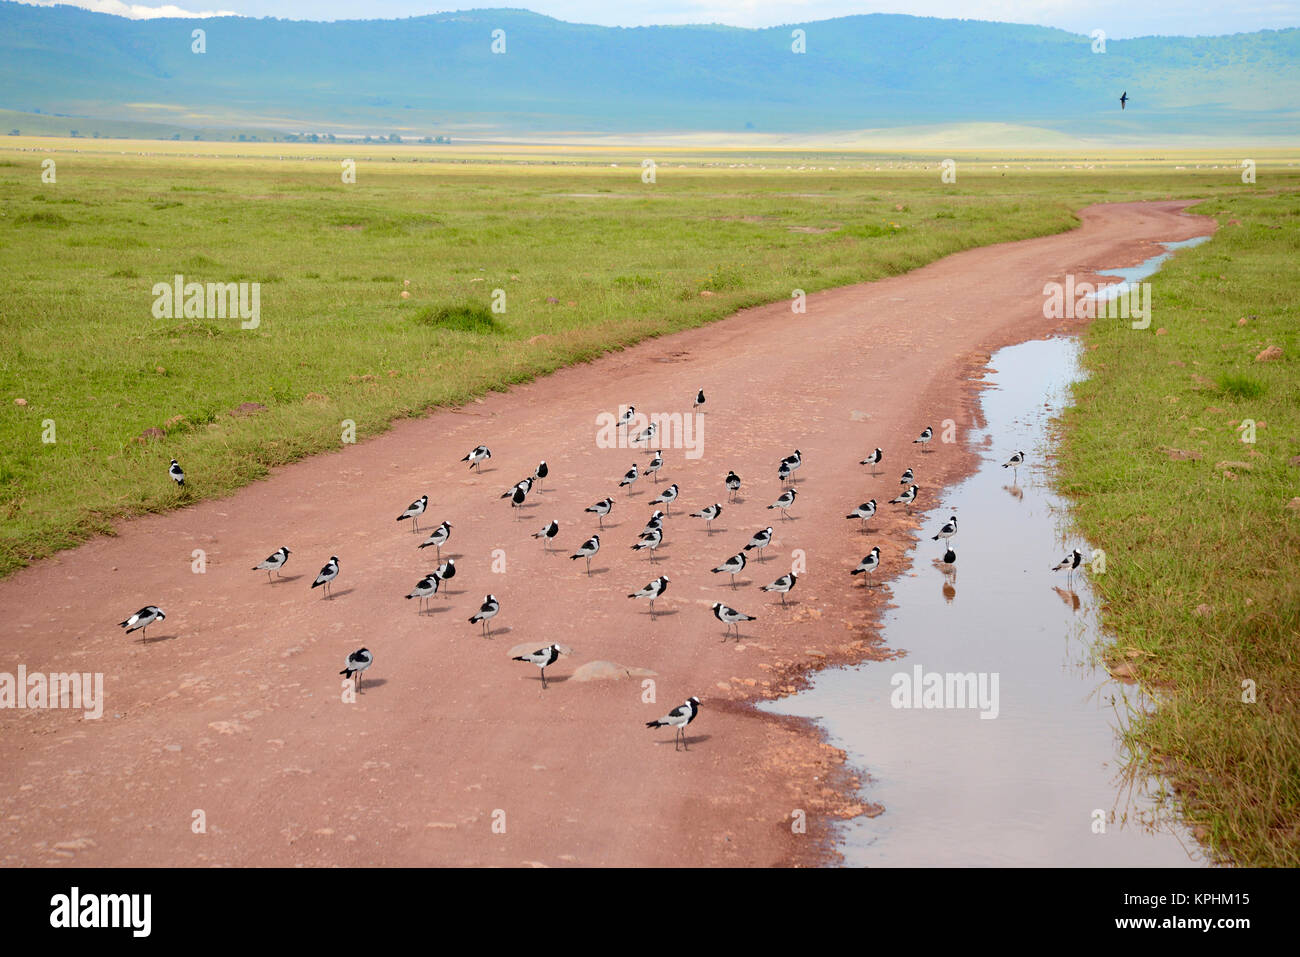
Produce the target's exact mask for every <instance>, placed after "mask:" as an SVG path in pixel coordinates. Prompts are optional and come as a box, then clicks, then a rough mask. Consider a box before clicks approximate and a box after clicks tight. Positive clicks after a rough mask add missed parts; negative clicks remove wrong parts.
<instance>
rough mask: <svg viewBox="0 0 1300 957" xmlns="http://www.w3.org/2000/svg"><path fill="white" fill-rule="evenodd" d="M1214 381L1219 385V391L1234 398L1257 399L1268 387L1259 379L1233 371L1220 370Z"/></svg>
mask: <svg viewBox="0 0 1300 957" xmlns="http://www.w3.org/2000/svg"><path fill="white" fill-rule="evenodd" d="M1214 381H1215V383H1216V384H1217V385H1218V386H1219V391H1221V392H1222V393H1223V394H1224V395H1228V396H1231V397H1232V398H1234V399H1258V398H1259V397H1260V396H1262V395H1263V394H1264V393H1265V392H1267V391H1268V387H1267V386H1266V385H1264V383H1262V382H1260V381H1259V380H1257V379H1252V378H1250V376H1245V375H1239V374H1237V373H1234V372H1222V373H1220V374H1219V376H1218V378H1216V379H1215V380H1214Z"/></svg>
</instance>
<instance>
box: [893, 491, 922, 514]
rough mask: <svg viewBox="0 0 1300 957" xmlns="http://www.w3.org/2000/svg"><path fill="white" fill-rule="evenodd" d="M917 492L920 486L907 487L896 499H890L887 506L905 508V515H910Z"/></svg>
mask: <svg viewBox="0 0 1300 957" xmlns="http://www.w3.org/2000/svg"><path fill="white" fill-rule="evenodd" d="M919 491H921V488H920V486H918V485H909V486H908V487H907V488H905V489H903V491H902V492H901V493H900V494H899V496H898V498H891V499H890V500H889V504H890V505H905V506H907V513H908V514H909V515H910V514H912V503H913V502H915V501H916V493H917V492H919Z"/></svg>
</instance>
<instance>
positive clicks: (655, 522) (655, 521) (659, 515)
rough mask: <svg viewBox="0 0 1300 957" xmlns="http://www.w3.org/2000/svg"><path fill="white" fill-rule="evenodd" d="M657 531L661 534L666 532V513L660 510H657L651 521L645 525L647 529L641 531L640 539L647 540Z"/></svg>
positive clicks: (651, 516) (653, 513)
mask: <svg viewBox="0 0 1300 957" xmlns="http://www.w3.org/2000/svg"><path fill="white" fill-rule="evenodd" d="M656 529H658V530H659V531H661V532H662V531H663V530H664V513H663V512H661V511H659V510H658V509H655V510H654V511H653V512H652V513H651V514H650V520H649V521H648V522H646V523H645V528H643V529H641V534H640V536H638V537H640V538H645V537H646V535H648V534H650V533H651V532H653V531H654V530H656Z"/></svg>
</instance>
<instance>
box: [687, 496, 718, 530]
mask: <svg viewBox="0 0 1300 957" xmlns="http://www.w3.org/2000/svg"><path fill="white" fill-rule="evenodd" d="M721 514H722V503H720V502H714V503H713V504H712V505H706V506H705V507H704V508H702V509H700V510H699V511H698V512H691V518H702V519H704V528H705V530H706V531H707V532H708V534H710V535H712V534H713V520H714V519H715V518H717V517H718V516H719V515H721Z"/></svg>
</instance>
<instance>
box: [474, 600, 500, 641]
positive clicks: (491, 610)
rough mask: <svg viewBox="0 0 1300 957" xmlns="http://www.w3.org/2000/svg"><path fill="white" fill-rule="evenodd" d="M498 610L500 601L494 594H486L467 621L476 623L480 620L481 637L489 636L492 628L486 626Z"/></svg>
mask: <svg viewBox="0 0 1300 957" xmlns="http://www.w3.org/2000/svg"><path fill="white" fill-rule="evenodd" d="M500 610H501V602H499V601H497V597H496V595H488V596H486V597H485V598H484V599H483V604H481V605H479V609H478V612H477V613H475V614H474V615H473V616H472V617H471V618H470V620H469V623H470V624H471V625H477V624H478V623H479V622H482V623H483V637H484V638H490V637H491V636H492V629H491V628H490V627H489V626H488V622H489V621H491V620H492V619H493V618H495V617H496V616H497V612H499V611H500Z"/></svg>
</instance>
